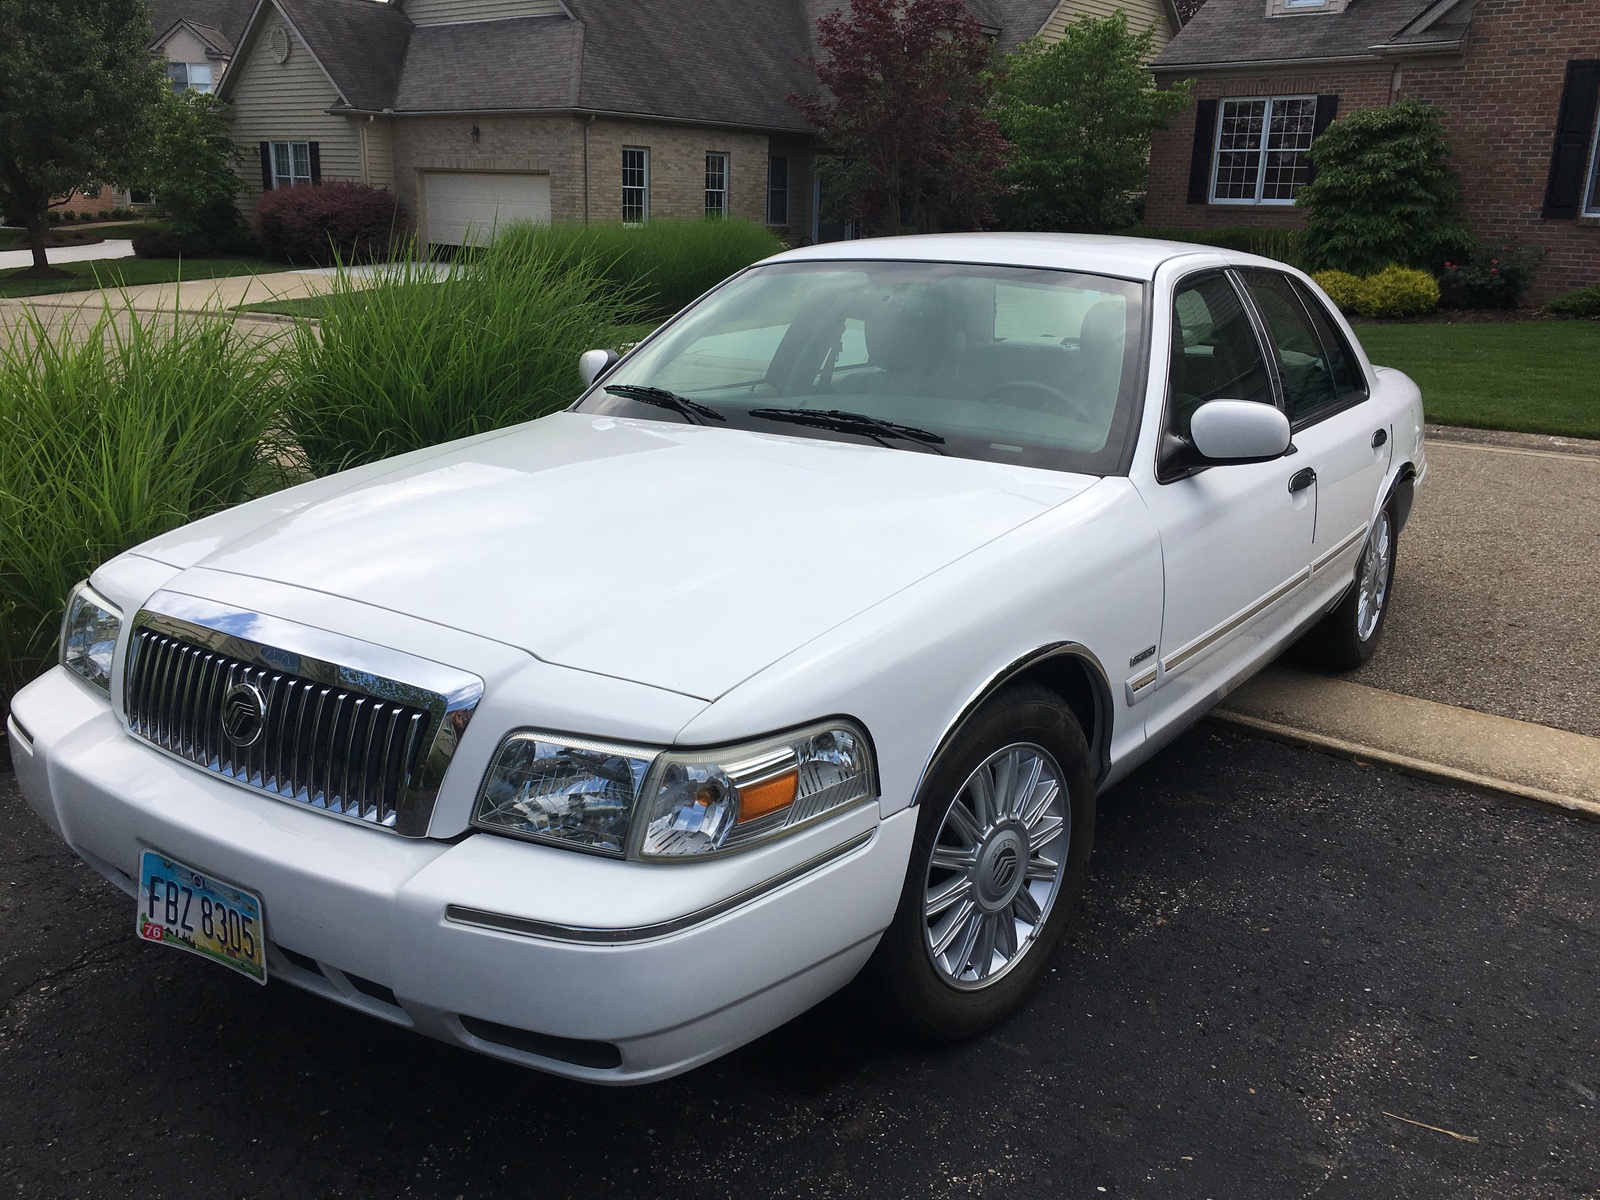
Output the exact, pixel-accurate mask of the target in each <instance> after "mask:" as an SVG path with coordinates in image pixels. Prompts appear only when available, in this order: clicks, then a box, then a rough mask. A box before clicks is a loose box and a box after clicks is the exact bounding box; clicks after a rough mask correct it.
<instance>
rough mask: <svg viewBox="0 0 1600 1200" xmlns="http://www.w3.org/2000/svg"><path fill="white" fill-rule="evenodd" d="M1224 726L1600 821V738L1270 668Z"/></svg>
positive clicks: (1232, 700) (1225, 715) (1247, 688)
mask: <svg viewBox="0 0 1600 1200" xmlns="http://www.w3.org/2000/svg"><path fill="white" fill-rule="evenodd" d="M1210 719H1211V720H1213V721H1214V722H1216V723H1217V724H1220V725H1223V726H1225V727H1228V728H1231V729H1235V730H1237V731H1239V732H1241V733H1247V734H1251V735H1253V736H1256V737H1264V738H1270V739H1271V740H1273V741H1279V742H1284V743H1286V744H1288V745H1292V746H1298V747H1301V748H1304V749H1308V750H1316V751H1319V752H1321V753H1324V754H1331V755H1334V756H1336V757H1339V758H1345V759H1351V760H1354V761H1357V762H1361V763H1368V764H1372V765H1375V766H1382V767H1386V768H1388V769H1390V770H1393V771H1399V772H1401V773H1403V774H1407V775H1414V776H1417V777H1419V778H1422V779H1429V780H1433V781H1435V782H1438V783H1445V784H1449V785H1451V786H1453V787H1462V788H1467V789H1469V790H1472V791H1476V792H1482V793H1486V794H1489V795H1494V796H1499V797H1503V798H1506V799H1510V800H1514V801H1517V802H1520V803H1525V804H1535V805H1538V806H1540V807H1543V808H1547V809H1550V810H1552V811H1554V812H1560V813H1563V814H1565V815H1568V816H1578V817H1583V818H1586V819H1589V820H1600V738H1593V737H1585V736H1583V735H1582V734H1577V733H1571V732H1568V731H1566V730H1562V729H1551V728H1549V727H1547V726H1543V725H1536V724H1533V723H1532V722H1528V721H1516V720H1512V719H1511V718H1509V717H1500V716H1495V715H1493V714H1491V713H1483V712H1477V711H1475V710H1472V709H1466V708H1457V707H1454V706H1452V705H1448V704H1439V703H1437V702H1436V701H1432V700H1421V699H1418V698H1416V697H1414V696H1403V695H1400V694H1398V693H1395V692H1387V691H1383V690H1381V689H1379V688H1372V687H1366V686H1365V685H1362V684H1358V683H1352V682H1350V681H1349V680H1346V679H1330V678H1327V677H1324V676H1320V675H1311V674H1307V673H1305V672H1301V671H1295V670H1292V669H1290V668H1287V667H1283V666H1273V667H1270V668H1268V669H1267V670H1266V671H1264V672H1262V673H1261V674H1260V675H1258V676H1257V677H1256V678H1255V679H1252V680H1251V681H1250V682H1249V683H1247V684H1245V685H1244V686H1243V687H1241V688H1239V689H1238V690H1237V691H1236V692H1234V693H1233V694H1232V695H1230V696H1229V697H1228V698H1227V700H1226V701H1224V703H1223V704H1222V705H1220V706H1219V707H1218V708H1217V709H1216V710H1215V711H1213V712H1212V713H1211V715H1210Z"/></svg>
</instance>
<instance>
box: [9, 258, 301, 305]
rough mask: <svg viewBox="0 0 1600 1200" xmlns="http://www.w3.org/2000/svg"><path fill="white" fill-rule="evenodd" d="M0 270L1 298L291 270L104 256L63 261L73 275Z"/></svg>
mask: <svg viewBox="0 0 1600 1200" xmlns="http://www.w3.org/2000/svg"><path fill="white" fill-rule="evenodd" d="M23 269H24V268H20V267H19V268H15V269H13V270H10V271H0V299H6V300H10V299H16V298H18V297H21V296H52V295H55V294H57V293H59V292H87V291H93V290H95V289H96V288H113V289H115V288H125V287H138V286H139V285H140V284H144V283H173V282H175V281H178V280H182V279H222V278H226V277H228V276H233V275H269V274H272V273H273V272H276V271H287V270H288V269H289V268H288V267H286V266H284V265H283V264H282V263H274V262H266V261H264V260H262V259H255V258H184V259H178V258H102V259H93V260H90V261H88V262H75V263H61V264H60V265H59V269H60V270H63V271H67V272H70V273H71V274H72V275H73V276H74V278H72V279H15V278H13V276H15V275H16V274H17V271H19V270H23Z"/></svg>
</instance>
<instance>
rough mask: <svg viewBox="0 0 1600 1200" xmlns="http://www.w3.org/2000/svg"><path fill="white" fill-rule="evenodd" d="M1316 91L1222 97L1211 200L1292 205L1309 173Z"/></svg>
mask: <svg viewBox="0 0 1600 1200" xmlns="http://www.w3.org/2000/svg"><path fill="white" fill-rule="evenodd" d="M1316 123H1317V98H1316V97H1315V96H1272V97H1262V98H1260V99H1253V100H1224V101H1222V104H1221V108H1220V111H1219V112H1218V114H1217V146H1216V165H1215V167H1214V168H1213V174H1212V180H1211V200H1212V203H1214V204H1293V203H1294V197H1295V193H1296V192H1298V191H1299V190H1300V189H1301V188H1302V187H1304V186H1305V184H1306V183H1307V182H1309V181H1310V177H1311V163H1310V160H1309V159H1307V158H1306V151H1307V150H1309V149H1310V148H1311V139H1312V138H1313V137H1314V136H1315V134H1316Z"/></svg>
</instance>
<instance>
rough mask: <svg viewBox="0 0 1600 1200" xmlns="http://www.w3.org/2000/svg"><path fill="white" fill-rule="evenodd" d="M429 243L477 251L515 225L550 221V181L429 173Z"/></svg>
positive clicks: (530, 177)
mask: <svg viewBox="0 0 1600 1200" xmlns="http://www.w3.org/2000/svg"><path fill="white" fill-rule="evenodd" d="M427 205H428V240H429V241H430V242H434V243H437V244H439V245H443V246H479V245H482V244H483V243H484V242H487V241H488V240H489V239H490V238H491V237H493V236H494V231H495V229H497V228H503V227H504V226H506V225H510V224H511V223H512V222H514V221H549V220H550V176H548V175H533V174H511V173H506V172H499V171H494V172H491V171H430V172H428V178H427Z"/></svg>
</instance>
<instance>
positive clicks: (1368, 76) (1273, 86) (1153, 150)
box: [1144, 18, 1394, 229]
mask: <svg viewBox="0 0 1600 1200" xmlns="http://www.w3.org/2000/svg"><path fill="white" fill-rule="evenodd" d="M1316 19H1328V20H1336V19H1337V18H1316ZM1393 86H1394V71H1393V69H1392V68H1391V67H1389V66H1387V65H1383V64H1375V65H1373V66H1360V67H1345V68H1342V69H1339V70H1327V69H1322V70H1311V71H1305V70H1301V71H1267V72H1262V73H1261V74H1258V75H1249V76H1237V77H1235V76H1227V77H1222V76H1201V77H1200V78H1198V79H1196V80H1195V85H1194V90H1193V91H1192V92H1191V95H1193V97H1194V98H1195V100H1197V101H1199V100H1220V99H1224V98H1227V99H1234V98H1239V97H1244V96H1338V97H1339V115H1340V116H1344V115H1345V114H1346V113H1350V112H1354V111H1355V110H1356V109H1358V108H1372V107H1375V106H1377V105H1380V104H1388V103H1389V101H1390V97H1391V96H1392V94H1393ZM1194 122H1195V105H1193V104H1191V105H1190V106H1189V107H1188V108H1186V109H1185V110H1184V111H1183V112H1182V113H1180V114H1179V115H1178V117H1177V118H1176V119H1175V120H1174V121H1173V122H1172V125H1171V127H1169V128H1167V129H1164V130H1160V131H1159V132H1157V134H1156V135H1155V138H1154V139H1153V141H1152V142H1151V146H1150V184H1149V191H1148V193H1147V197H1146V200H1145V210H1144V223H1145V224H1146V225H1148V226H1150V227H1151V228H1154V229H1222V228H1225V227H1227V226H1230V225H1253V226H1261V227H1272V228H1282V229H1298V228H1300V227H1301V226H1302V225H1304V224H1305V217H1304V215H1303V214H1302V213H1301V212H1299V211H1298V210H1297V209H1296V208H1295V207H1294V206H1293V205H1277V204H1189V203H1187V199H1188V195H1189V160H1190V156H1191V154H1192V152H1193V148H1194Z"/></svg>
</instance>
